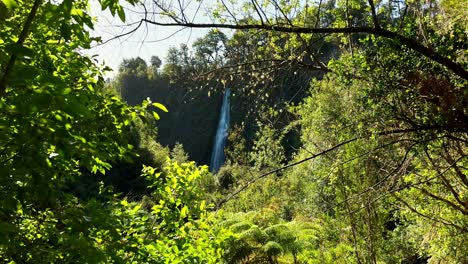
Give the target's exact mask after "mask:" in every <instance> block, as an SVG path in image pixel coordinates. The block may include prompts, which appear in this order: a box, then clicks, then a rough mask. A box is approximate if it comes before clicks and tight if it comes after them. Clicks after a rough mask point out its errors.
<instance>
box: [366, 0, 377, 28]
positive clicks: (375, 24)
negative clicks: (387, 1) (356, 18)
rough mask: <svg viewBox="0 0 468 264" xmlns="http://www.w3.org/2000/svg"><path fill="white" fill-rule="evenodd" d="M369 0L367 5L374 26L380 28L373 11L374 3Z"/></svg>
mask: <svg viewBox="0 0 468 264" xmlns="http://www.w3.org/2000/svg"><path fill="white" fill-rule="evenodd" d="M368 2H369V7H370V10H371V13H372V20H373V21H374V27H375V28H380V25H379V20H378V19H377V14H376V13H375V5H374V1H373V0H368Z"/></svg>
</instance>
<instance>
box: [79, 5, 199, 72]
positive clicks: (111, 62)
mask: <svg viewBox="0 0 468 264" xmlns="http://www.w3.org/2000/svg"><path fill="white" fill-rule="evenodd" d="M124 6H125V11H126V22H125V23H122V22H121V21H120V19H119V18H118V16H116V17H113V16H112V15H111V13H110V11H109V10H105V11H102V10H101V7H100V6H99V4H98V3H97V2H96V1H93V2H92V3H91V15H92V16H93V17H95V18H96V19H97V23H96V24H95V27H94V31H92V35H93V36H101V37H102V40H103V42H104V43H103V44H98V45H94V46H93V47H92V48H91V49H90V50H87V51H85V53H86V54H88V55H91V56H92V55H98V56H97V59H98V60H99V61H100V62H102V63H105V64H106V65H107V66H109V67H111V68H112V69H113V70H114V71H113V72H110V73H107V74H106V77H110V78H112V77H114V76H115V74H116V72H117V71H118V68H119V65H120V63H121V62H122V60H123V59H125V58H135V57H141V58H143V59H144V60H146V61H147V62H148V63H149V60H150V58H151V56H153V55H155V56H158V57H159V58H161V60H162V61H163V63H164V58H165V56H166V54H167V50H168V49H169V48H170V47H179V45H180V44H182V43H184V44H187V45H190V44H191V43H193V42H194V41H195V40H196V39H197V38H200V37H202V36H204V35H205V34H206V33H207V32H208V29H187V28H186V29H184V28H181V27H160V26H154V25H147V24H144V25H142V26H141V27H140V28H139V29H138V30H137V31H136V32H134V33H132V34H130V35H127V36H124V37H121V38H117V39H113V40H110V39H112V38H115V37H116V36H119V35H121V34H124V33H126V32H129V31H131V30H132V29H133V28H135V27H136V25H131V24H132V23H134V22H135V21H139V19H140V18H141V17H142V14H141V13H140V11H141V10H139V9H141V8H139V7H132V6H131V5H124ZM202 19H203V18H202ZM108 40H110V41H108ZM106 41H108V42H106Z"/></svg>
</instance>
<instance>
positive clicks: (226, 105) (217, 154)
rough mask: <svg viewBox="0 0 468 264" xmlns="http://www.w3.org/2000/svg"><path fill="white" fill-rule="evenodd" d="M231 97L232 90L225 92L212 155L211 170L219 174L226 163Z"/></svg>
mask: <svg viewBox="0 0 468 264" xmlns="http://www.w3.org/2000/svg"><path fill="white" fill-rule="evenodd" d="M230 95H231V90H229V89H226V91H225V92H224V97H223V106H222V107H221V114H220V116H219V123H218V129H217V130H216V137H215V142H214V145H213V152H212V154H211V165H210V168H211V171H212V172H217V171H218V170H219V168H220V167H221V165H223V163H224V158H225V157H224V146H225V145H226V141H227V136H228V130H229V115H230V114H229V111H230V102H229V96H230Z"/></svg>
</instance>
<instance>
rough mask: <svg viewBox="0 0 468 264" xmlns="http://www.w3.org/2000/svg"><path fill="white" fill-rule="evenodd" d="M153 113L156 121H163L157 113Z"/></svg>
mask: <svg viewBox="0 0 468 264" xmlns="http://www.w3.org/2000/svg"><path fill="white" fill-rule="evenodd" d="M152 113H153V117H154V119H156V120H159V119H161V118H160V117H159V115H158V113H156V112H154V111H153V112H152Z"/></svg>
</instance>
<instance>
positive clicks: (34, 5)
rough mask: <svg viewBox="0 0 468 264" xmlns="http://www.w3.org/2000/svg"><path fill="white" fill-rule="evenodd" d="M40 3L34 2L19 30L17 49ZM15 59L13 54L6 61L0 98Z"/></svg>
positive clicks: (3, 93) (26, 33)
mask: <svg viewBox="0 0 468 264" xmlns="http://www.w3.org/2000/svg"><path fill="white" fill-rule="evenodd" d="M41 3H42V0H35V1H34V4H33V6H32V8H31V11H30V12H29V15H28V17H27V18H26V21H25V22H24V25H23V29H22V30H21V33H20V35H19V37H18V41H17V42H16V46H17V47H21V46H23V44H24V41H25V40H26V37H27V36H28V33H29V29H30V27H31V23H32V21H33V20H34V17H35V16H36V13H37V10H38V9H39V6H40V5H41ZM17 58H18V57H17V56H16V54H15V53H14V52H13V53H12V54H11V56H10V60H9V61H8V64H7V66H6V68H5V70H4V71H3V72H4V74H3V76H2V79H0V98H1V97H3V96H4V95H5V90H6V86H7V83H8V79H9V78H10V75H11V72H12V70H13V67H14V66H15V63H16V59H17Z"/></svg>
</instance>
